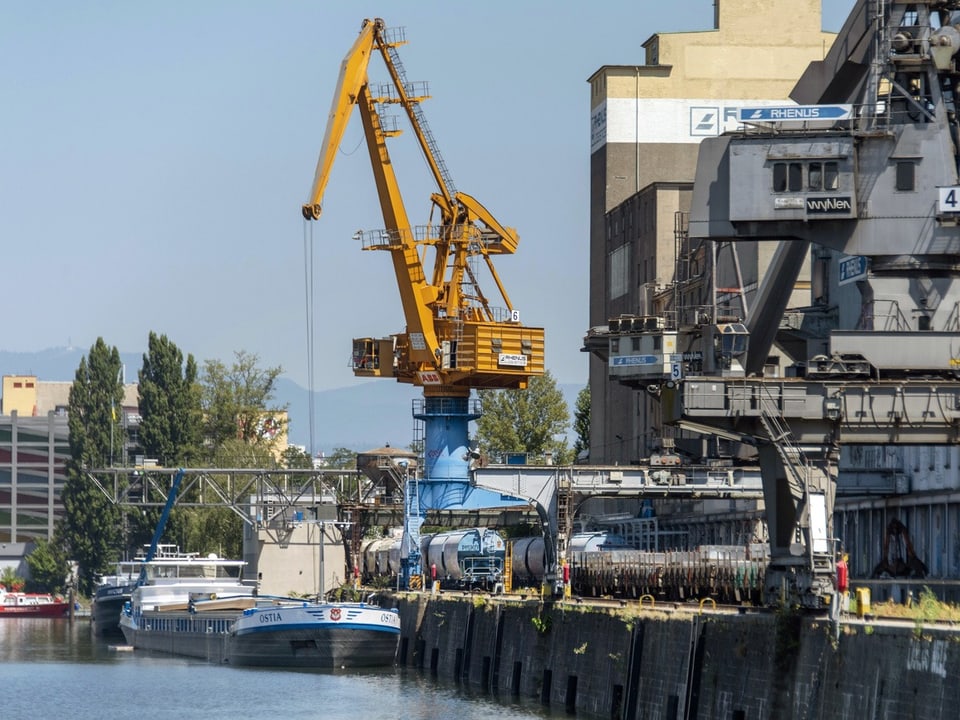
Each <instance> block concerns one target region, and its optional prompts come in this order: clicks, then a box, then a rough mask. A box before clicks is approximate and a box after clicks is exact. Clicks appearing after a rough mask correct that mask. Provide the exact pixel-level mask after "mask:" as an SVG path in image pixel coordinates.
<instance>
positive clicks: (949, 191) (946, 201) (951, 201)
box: [937, 185, 960, 213]
mask: <svg viewBox="0 0 960 720" xmlns="http://www.w3.org/2000/svg"><path fill="white" fill-rule="evenodd" d="M937 189H938V190H939V191H940V202H939V203H938V204H937V211H938V212H942V213H948V212H960V187H958V186H956V185H954V186H953V187H942V188H937Z"/></svg>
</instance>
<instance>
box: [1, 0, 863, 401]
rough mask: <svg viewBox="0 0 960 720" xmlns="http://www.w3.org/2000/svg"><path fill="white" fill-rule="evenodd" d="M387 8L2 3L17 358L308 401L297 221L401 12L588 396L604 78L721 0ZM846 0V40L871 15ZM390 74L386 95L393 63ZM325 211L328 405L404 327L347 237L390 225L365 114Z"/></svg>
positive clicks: (510, 264)
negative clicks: (355, 341) (262, 384)
mask: <svg viewBox="0 0 960 720" xmlns="http://www.w3.org/2000/svg"><path fill="white" fill-rule="evenodd" d="M728 1H729V0H728ZM780 2H783V3H784V4H785V5H786V6H789V4H790V3H789V2H788V1H787V0H780ZM369 5H370V4H369V3H353V2H326V1H320V2H318V1H310V2H306V1H304V2H281V1H278V2H244V1H242V0H235V1H227V0H218V1H212V2H202V1H200V0H190V1H189V2H188V1H181V0H170V1H165V2H150V3H147V2H129V1H126V0H117V1H116V2H96V1H95V2H82V3H80V2H71V1H69V0H54V1H52V2H15V1H11V2H4V3H2V4H0V79H2V89H3V92H2V97H3V100H2V108H3V109H2V115H0V117H2V123H0V127H2V133H0V148H2V152H0V196H2V211H0V238H2V247H3V252H2V259H3V260H2V268H3V274H2V277H3V278H4V280H5V282H4V283H3V287H2V297H3V299H4V303H3V304H4V307H3V311H2V318H3V320H2V322H0V349H3V350H8V351H19V352H29V351H37V350H43V349H46V348H51V347H65V346H75V347H79V348H82V349H88V348H89V347H90V345H91V344H92V343H93V342H94V341H95V340H96V338H97V337H98V336H102V337H103V338H104V340H105V341H106V342H107V343H108V344H110V345H115V346H117V347H118V348H119V349H120V351H121V352H137V353H140V352H143V350H144V349H145V347H146V343H147V335H148V333H149V332H150V331H151V330H152V331H156V332H159V333H164V334H166V335H167V336H168V337H169V338H170V339H171V340H172V341H173V342H175V343H177V344H178V345H179V346H180V348H181V349H182V350H183V351H184V352H185V353H193V354H194V355H195V356H196V357H197V358H198V360H200V361H203V360H205V359H211V358H217V359H221V360H223V361H225V362H228V363H229V362H231V361H232V359H233V353H234V351H237V350H245V351H248V352H251V353H255V354H257V355H258V356H259V357H260V360H261V364H262V365H264V366H278V365H279V366H282V367H283V368H284V370H285V373H286V375H288V376H289V377H290V378H291V379H292V380H294V381H296V382H299V383H300V384H301V385H304V386H305V385H306V377H307V372H306V367H307V361H306V356H307V351H306V320H305V291H304V239H303V238H304V229H303V220H302V219H301V215H300V205H301V204H302V203H303V202H304V200H305V199H306V197H307V194H308V192H309V189H310V184H311V182H312V180H313V172H314V167H315V164H316V160H317V155H318V152H319V148H320V142H321V139H322V136H323V131H324V127H325V124H326V118H327V113H328V111H329V107H330V100H331V97H332V93H333V89H334V87H335V84H336V79H337V73H338V70H339V65H340V62H341V60H342V58H343V56H344V54H345V53H346V51H347V49H348V48H349V47H350V45H351V43H352V42H353V40H354V38H355V37H356V34H357V32H358V31H359V29H360V24H361V21H362V20H363V18H364V17H373V16H380V17H383V18H384V19H385V20H386V22H387V24H388V25H390V26H403V27H405V29H406V35H407V39H408V41H409V44H408V45H406V46H405V47H403V48H401V49H400V53H401V58H402V59H403V62H404V64H405V67H406V71H407V76H408V79H409V80H412V81H416V80H426V81H429V83H430V90H431V93H432V95H433V99H432V100H429V101H427V102H426V103H425V105H424V110H425V112H426V115H427V117H428V119H429V122H430V126H431V128H432V130H433V132H434V135H435V136H436V139H437V142H438V144H439V147H440V149H441V152H442V154H443V157H444V159H445V160H446V163H447V166H448V167H449V169H450V172H451V174H452V176H453V179H454V181H455V183H456V186H457V189H458V190H462V191H464V192H467V193H469V194H471V195H473V196H474V197H476V198H477V199H478V200H480V201H481V202H482V203H484V204H485V205H486V206H487V208H488V209H490V210H491V212H493V214H494V215H495V216H496V217H497V218H498V219H499V220H500V221H501V222H503V223H504V224H506V225H509V226H512V227H516V228H517V230H518V232H519V234H520V238H521V242H520V248H519V251H518V253H517V254H516V255H514V256H503V257H500V258H498V262H497V270H498V272H499V273H500V275H501V277H502V279H503V282H504V284H505V286H506V288H507V291H508V293H509V294H510V296H511V299H512V300H513V303H514V305H515V306H516V307H518V308H519V309H520V310H521V312H522V317H523V321H524V322H525V323H526V324H529V325H542V326H544V327H545V329H546V338H547V367H548V368H549V369H550V370H551V372H552V373H553V375H554V376H555V377H556V379H557V380H558V381H559V382H561V383H581V384H586V381H587V356H586V355H585V354H584V353H581V352H580V347H581V344H582V339H583V336H584V333H585V332H586V330H587V325H588V315H587V290H588V267H587V262H588V260H587V258H588V254H587V247H588V219H589V218H588V182H589V176H588V168H589V147H590V133H589V127H590V126H589V118H590V103H589V92H588V85H587V82H586V80H587V78H588V77H589V76H590V75H591V74H592V73H593V72H594V71H595V70H597V69H598V68H599V67H601V66H603V65H609V64H638V63H641V62H643V53H642V48H641V43H643V41H645V40H646V39H647V38H649V37H650V35H652V34H653V33H655V32H668V31H677V30H704V29H709V28H710V27H712V20H713V1H712V0H674V1H673V2H653V1H652V0H642V1H638V0H630V1H626V0H624V1H621V0H617V1H616V2H601V3H586V2H570V3H560V4H558V3H556V2H543V1H536V2H527V1H525V0H513V1H512V2H506V1H504V0H485V1H484V2H472V3H466V2H450V1H449V0H448V1H447V2H436V1H435V0H416V1H413V0H411V1H409V2H394V3H387V4H382V5H380V6H379V7H375V8H371V7H369ZM824 5H825V7H824V14H823V26H824V29H826V30H832V31H836V30H838V29H839V28H840V26H841V25H842V24H843V21H844V19H845V18H846V15H847V13H848V12H849V10H850V8H851V7H852V5H853V0H824ZM773 31H774V32H785V31H787V28H778V29H775V30H773ZM371 79H372V80H374V81H378V80H385V79H386V73H385V71H383V70H382V64H381V63H380V62H379V59H375V60H374V62H373V63H372V69H371ZM411 140H412V138H411V136H410V134H409V133H407V134H406V135H405V136H404V137H402V138H400V139H399V141H395V143H394V145H391V152H392V153H393V154H394V159H395V161H396V164H397V168H398V174H399V176H400V180H401V184H402V190H403V192H404V198H405V201H406V204H407V208H408V211H409V213H410V215H411V220H412V221H413V222H414V223H415V224H420V223H424V222H425V221H426V220H427V217H426V213H427V211H428V193H429V192H430V190H431V186H430V185H429V184H428V183H427V177H426V175H425V171H424V163H423V162H422V161H421V160H419V159H418V158H417V156H416V155H414V154H413V152H412V150H411V151H410V152H405V151H404V150H402V149H401V148H402V146H403V145H406V146H407V147H409V145H410V142H411ZM397 142H399V143H401V144H402V145H398V144H397ZM394 148H396V149H394ZM324 213H325V214H324V216H323V217H322V218H321V220H320V221H319V223H317V224H316V226H315V228H314V236H313V237H314V243H315V245H314V248H315V250H314V252H315V262H316V287H315V300H316V302H315V305H316V307H315V313H316V339H317V344H316V349H315V369H314V384H315V387H316V389H318V390H320V389H325V388H334V387H343V386H347V385H351V384H353V383H354V382H355V380H354V378H353V375H352V373H351V371H350V370H349V368H348V367H347V361H348V358H349V354H350V341H351V338H353V337H362V336H383V335H388V334H390V333H392V332H397V331H400V330H402V329H403V327H404V321H403V317H402V314H401V310H400V305H399V300H398V297H397V292H396V288H395V283H394V280H393V275H392V269H391V265H390V262H389V257H388V255H387V254H385V253H364V252H362V251H361V250H360V248H359V246H358V245H357V243H356V242H355V241H353V240H352V239H351V236H352V235H353V233H354V231H355V230H357V229H360V228H363V229H377V228H380V227H382V225H383V220H382V218H381V216H380V210H379V205H378V201H377V197H376V193H375V190H374V186H373V180H372V178H371V175H370V170H369V161H368V159H367V157H366V150H365V148H364V146H363V145H362V138H361V132H360V125H359V118H358V117H354V118H353V123H352V125H351V127H350V128H348V130H347V134H346V138H345V141H344V143H343V145H342V147H341V153H340V155H339V157H338V159H337V164H336V166H335V167H334V171H333V177H332V180H331V182H330V186H329V188H328V191H327V194H326V198H325V203H324ZM485 289H486V290H487V292H488V294H491V295H494V294H495V292H494V291H495V288H492V287H488V288H485ZM0 370H3V371H7V369H0ZM12 371H14V372H19V371H20V370H19V369H14V370H12Z"/></svg>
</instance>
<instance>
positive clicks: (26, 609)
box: [0, 585, 70, 618]
mask: <svg viewBox="0 0 960 720" xmlns="http://www.w3.org/2000/svg"><path fill="white" fill-rule="evenodd" d="M69 611H70V603H69V601H67V600H65V599H64V598H62V597H58V596H55V595H50V594H49V593H24V592H9V591H8V590H7V589H6V588H5V587H4V586H3V585H0V618H2V617H38V618H59V617H64V616H65V615H66V614H67V613H68V612H69Z"/></svg>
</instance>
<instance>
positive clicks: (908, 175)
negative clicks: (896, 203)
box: [897, 161, 916, 192]
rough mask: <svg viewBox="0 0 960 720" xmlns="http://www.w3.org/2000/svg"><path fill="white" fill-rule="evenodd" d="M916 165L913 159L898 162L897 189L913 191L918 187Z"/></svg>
mask: <svg viewBox="0 0 960 720" xmlns="http://www.w3.org/2000/svg"><path fill="white" fill-rule="evenodd" d="M915 176H916V166H915V165H914V164H913V162H911V161H907V162H898V163H897V190H899V191H901V192H911V191H913V190H915V189H916V178H915Z"/></svg>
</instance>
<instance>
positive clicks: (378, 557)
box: [362, 528, 769, 604]
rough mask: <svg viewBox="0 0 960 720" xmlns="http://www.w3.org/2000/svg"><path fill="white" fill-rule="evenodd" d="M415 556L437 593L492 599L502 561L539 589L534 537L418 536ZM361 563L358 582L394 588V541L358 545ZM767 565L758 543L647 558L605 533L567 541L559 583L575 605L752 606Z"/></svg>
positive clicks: (484, 532) (542, 560)
mask: <svg viewBox="0 0 960 720" xmlns="http://www.w3.org/2000/svg"><path fill="white" fill-rule="evenodd" d="M420 551H421V554H422V557H423V559H424V568H425V571H426V573H428V576H429V577H430V579H431V580H432V581H436V582H438V583H439V586H440V588H442V589H460V590H486V591H491V592H496V591H499V590H500V589H502V588H503V587H504V586H505V582H504V581H505V580H506V578H505V577H504V574H505V572H506V568H507V567H508V563H507V559H508V557H509V559H510V562H509V567H510V568H511V577H510V578H509V579H510V581H511V582H510V586H511V587H513V588H539V587H540V586H541V585H542V583H543V579H544V575H545V568H546V555H545V552H544V545H543V538H542V537H541V536H533V537H522V538H514V539H511V540H507V539H505V538H504V537H503V536H502V535H501V534H500V533H499V532H497V531H496V530H494V529H491V528H472V529H466V530H454V531H449V532H441V533H436V534H429V535H423V536H421V540H420ZM362 556H363V559H362V563H363V567H362V573H363V579H364V582H366V583H369V584H380V585H392V584H395V583H396V581H397V578H398V576H399V571H400V538H399V537H396V536H389V537H383V538H378V539H373V540H368V541H366V542H365V543H364V545H363V548H362ZM768 561H769V550H768V546H767V545H766V544H764V543H753V544H750V545H745V546H740V545H704V546H700V547H697V548H694V549H689V550H663V551H650V550H638V549H636V548H633V547H630V546H629V545H628V544H627V543H626V542H625V541H624V539H623V538H622V537H620V536H618V535H616V534H614V533H610V532H607V531H596V532H579V533H576V534H574V535H573V536H572V537H571V539H570V543H569V547H568V553H567V557H566V559H565V565H564V580H565V583H566V584H567V585H568V586H569V588H570V592H571V594H573V595H577V596H582V597H616V598H625V599H638V598H641V597H644V596H650V597H653V598H656V599H659V600H670V601H676V602H683V601H687V600H696V599H702V598H705V597H710V598H713V599H715V600H716V601H717V602H722V603H731V604H733V603H758V602H759V601H760V598H761V597H762V593H763V587H764V573H765V570H766V565H767V562H768Z"/></svg>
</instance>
